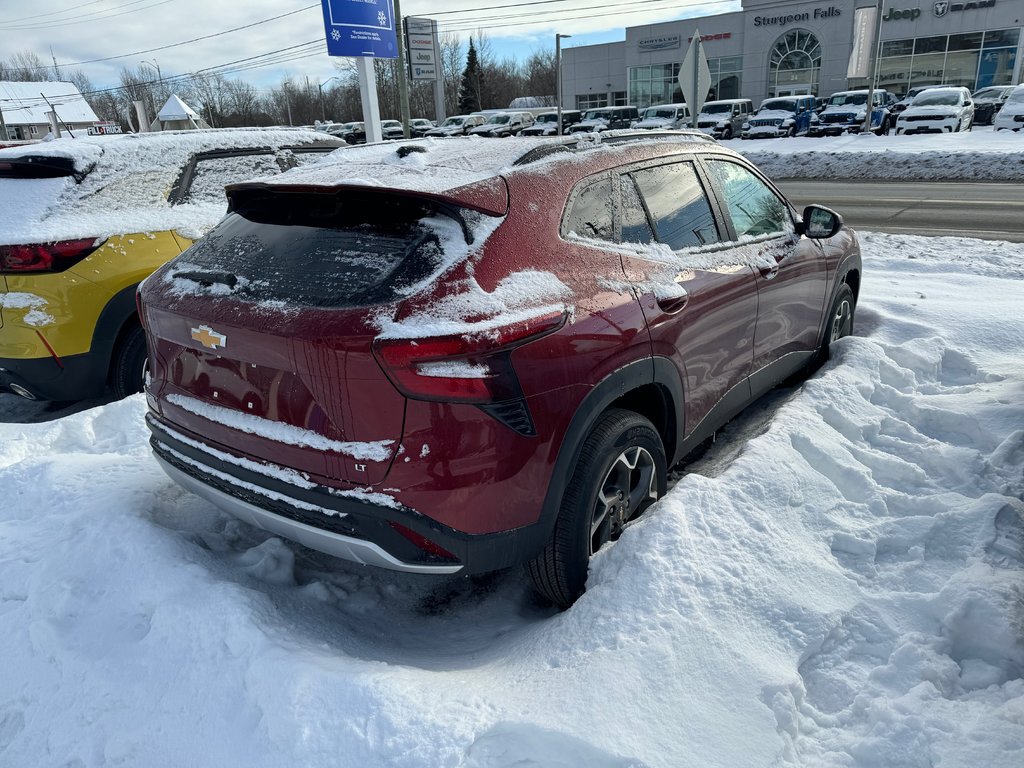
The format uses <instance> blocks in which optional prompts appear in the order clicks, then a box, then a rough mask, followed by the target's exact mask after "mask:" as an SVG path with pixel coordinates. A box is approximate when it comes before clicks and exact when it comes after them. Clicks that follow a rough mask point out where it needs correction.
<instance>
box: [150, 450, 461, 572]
mask: <svg viewBox="0 0 1024 768" xmlns="http://www.w3.org/2000/svg"><path fill="white" fill-rule="evenodd" d="M156 460H157V461H158V462H159V464H160V467H161V468H162V469H163V470H164V472H166V473H167V475H168V476H169V477H170V478H171V479H172V480H174V481H175V482H176V483H178V484H179V485H181V486H182V487H184V488H186V489H187V490H189V491H191V492H192V493H194V494H196V495H197V496H200V497H202V498H204V499H206V500H207V501H209V502H210V503H212V504H214V505H215V506H217V507H219V508H220V509H222V510H224V511H225V512H227V513H228V514H231V515H234V516H235V517H237V518H239V519H240V520H242V521H244V522H246V523H249V524H250V525H253V526H255V527H257V528H260V529H261V530H264V531H269V532H270V533H274V534H277V535H279V536H283V537H285V538H287V539H291V540H292V541H297V542H298V543H299V544H302V545H303V546H306V547H309V548H310V549H315V550H318V551H320V552H326V553H327V554H329V555H334V556H335V557H340V558H342V559H343V560H349V561H351V562H355V563H361V564H362V565H374V566H377V567H379V568H387V569H389V570H392V571H404V572H406V573H433V574H439V575H440V574H449V573H457V572H458V571H460V570H462V567H463V566H462V565H461V564H456V565H441V564H438V565H433V564H425V563H407V562H404V561H402V560H399V559H398V558H396V557H394V556H393V555H391V554H390V553H388V552H387V551H385V550H384V549H383V548H381V547H380V546H378V545H377V544H375V543H373V542H372V541H366V540H363V539H356V538H353V537H351V536H345V535H343V534H340V533H336V532H334V531H327V530H324V529H322V528H314V527H313V526H311V525H306V524H305V523H302V522H299V521H298V520H291V519H289V518H286V517H282V516H280V515H275V514H274V513H272V512H268V511H267V510H265V509H262V508H260V507H257V506H256V505H254V504H250V503H249V502H247V501H244V500H242V499H239V498H236V497H234V496H231V495H230V494H227V493H224V492H223V491H221V490H218V489H217V488H213V487H211V486H209V485H207V484H205V483H202V482H200V481H199V480H197V479H196V478H194V477H192V476H191V475H189V474H187V473H185V472H182V471H181V470H179V469H178V468H177V467H175V466H173V465H171V464H170V463H168V462H167V461H165V460H164V459H163V458H161V457H160V456H159V455H157V456H156Z"/></svg>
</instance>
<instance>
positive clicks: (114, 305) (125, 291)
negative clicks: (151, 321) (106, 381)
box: [91, 283, 140, 378]
mask: <svg viewBox="0 0 1024 768" xmlns="http://www.w3.org/2000/svg"><path fill="white" fill-rule="evenodd" d="M138 289H139V284H138V283H134V284H132V285H129V286H127V287H125V288H122V289H121V290H120V291H118V292H117V293H115V294H114V295H113V296H112V297H111V299H110V301H108V302H107V304H106V306H105V307H103V311H102V312H100V316H99V319H98V320H97V321H96V330H95V331H93V335H92V346H91V351H92V352H93V353H94V354H97V355H101V356H102V359H103V360H104V361H105V365H104V370H105V371H106V373H107V377H108V378H109V376H110V369H111V364H112V363H113V360H114V350H115V349H117V345H118V344H119V343H120V341H121V339H122V338H123V337H124V335H125V333H127V332H128V330H130V329H131V328H132V327H133V325H138V324H139V322H140V321H139V312H138V307H137V306H136V304H135V293H136V291H138Z"/></svg>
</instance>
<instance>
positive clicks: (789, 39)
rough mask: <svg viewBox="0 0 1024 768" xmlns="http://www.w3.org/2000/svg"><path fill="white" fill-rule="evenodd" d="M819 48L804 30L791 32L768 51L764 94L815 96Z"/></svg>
mask: <svg viewBox="0 0 1024 768" xmlns="http://www.w3.org/2000/svg"><path fill="white" fill-rule="evenodd" d="M820 73H821V44H820V43H818V38H816V37H815V36H814V35H813V34H811V33H810V32H808V31H807V30H806V29H791V30H790V31H789V32H786V33H785V34H784V35H782V36H781V37H780V38H779V39H778V40H776V41H775V45H774V46H773V47H772V52H771V54H770V55H769V57H768V92H769V93H770V94H771V95H772V96H791V95H793V94H797V93H812V94H814V95H817V93H818V79H819V75H820Z"/></svg>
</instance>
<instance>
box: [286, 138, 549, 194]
mask: <svg viewBox="0 0 1024 768" xmlns="http://www.w3.org/2000/svg"><path fill="white" fill-rule="evenodd" d="M537 146H538V144H537V140H536V139H525V138H522V139H521V138H518V137H509V138H506V139H501V140H500V141H496V140H494V139H485V138H480V137H476V136H468V137H465V138H461V137H456V138H453V139H431V138H425V139H417V140H415V141H401V142H386V143H382V144H367V145H365V146H359V147H352V148H350V149H345V150H343V151H340V152H335V153H333V154H331V155H330V157H327V158H325V159H324V160H323V162H321V163H318V164H317V165H316V166H315V167H313V166H310V167H306V168H297V169H295V170H293V171H290V172H289V173H287V174H284V175H282V176H279V177H275V178H273V179H268V180H266V184H268V185H270V186H274V185H279V184H280V185H302V186H316V187H319V186H324V187H335V186H339V185H345V186H367V187H383V188H387V189H405V190H414V191H419V192H430V193H438V194H440V193H444V192H448V191H450V190H453V189H457V188H458V187H463V186H466V185H467V184H473V183H476V182H480V181H484V180H486V179H490V178H493V177H495V176H497V175H499V173H500V172H501V170H502V169H503V168H506V167H508V166H510V165H512V164H513V163H514V162H515V161H516V160H518V159H519V158H520V157H522V156H523V155H525V154H526V153H527V152H529V151H530V150H533V149H536V148H537ZM401 147H415V148H416V149H415V150H414V151H411V152H406V151H404V150H403V151H402V152H399V149H400V148H401ZM403 155H404V156H403Z"/></svg>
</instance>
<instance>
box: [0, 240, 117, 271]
mask: <svg viewBox="0 0 1024 768" xmlns="http://www.w3.org/2000/svg"><path fill="white" fill-rule="evenodd" d="M99 245H100V241H98V240H95V239H93V238H89V239H88V240H61V241H59V242H56V243H31V244H29V245H0V273H3V274H12V273H13V274H24V273H26V272H63V271H64V270H66V269H70V268H71V267H73V266H75V264H77V263H78V262H80V261H81V260H82V259H84V258H85V257H86V256H88V255H89V254H90V253H92V252H93V251H95V250H96V249H97V248H98V247H99Z"/></svg>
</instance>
